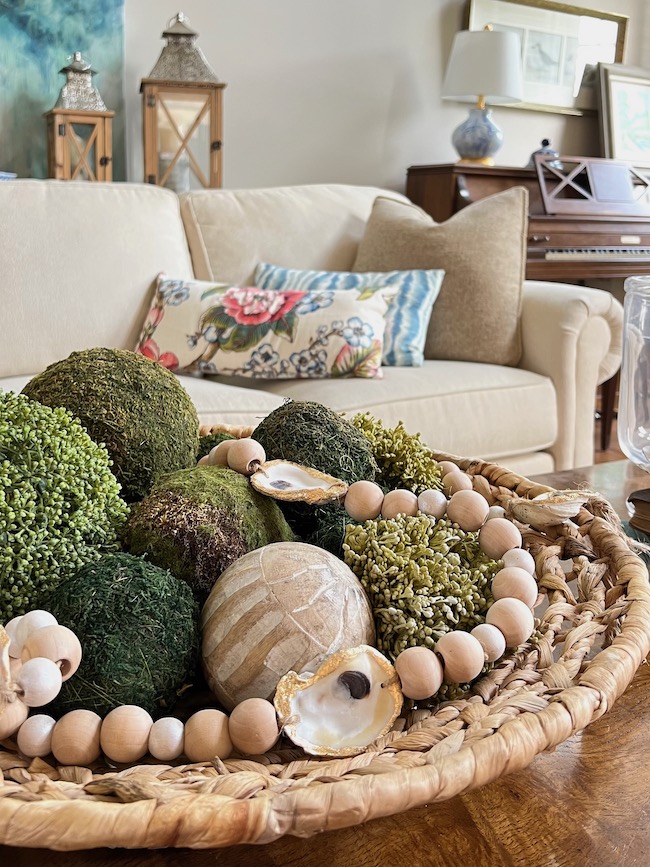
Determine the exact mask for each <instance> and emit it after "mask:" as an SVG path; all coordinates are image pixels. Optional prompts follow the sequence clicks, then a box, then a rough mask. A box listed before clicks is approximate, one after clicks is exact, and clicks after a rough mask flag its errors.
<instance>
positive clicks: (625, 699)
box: [0, 461, 650, 867]
mask: <svg viewBox="0 0 650 867" xmlns="http://www.w3.org/2000/svg"><path fill="white" fill-rule="evenodd" d="M536 480H538V481H541V482H543V483H544V484H547V485H549V486H551V487H555V488H576V487H588V488H591V489H596V490H597V491H598V492H599V493H601V494H602V495H603V496H604V497H605V498H606V499H607V500H609V502H610V503H611V504H612V505H613V506H614V507H615V508H616V509H617V511H618V512H619V514H620V515H621V517H623V518H625V517H626V512H625V498H626V496H627V494H628V493H629V492H630V491H632V490H635V489H636V488H639V487H645V486H647V485H648V484H650V477H649V476H648V475H647V474H646V473H643V472H642V471H641V470H638V469H637V468H636V467H634V466H633V465H632V464H631V463H629V462H627V461H619V462H614V463H611V464H601V465H599V466H595V467H590V468H588V469H584V470H568V471H565V472H562V473H553V474H548V475H545V476H537V477H536ZM649 745H650V666H648V665H647V663H646V664H644V665H642V666H641V668H640V669H639V671H638V672H637V673H636V675H635V677H634V679H633V681H632V683H631V684H630V686H629V687H628V689H627V690H626V692H625V693H624V695H623V696H621V698H619V700H618V701H617V702H616V704H615V705H614V707H613V708H611V709H610V710H609V711H608V712H607V713H606V714H605V715H604V716H602V717H601V718H600V719H598V720H597V721H595V722H594V723H592V725H590V726H588V727H587V729H585V730H584V731H583V732H581V733H579V734H577V735H574V736H573V737H572V738H570V739H569V740H567V741H565V742H564V743H562V744H561V745H560V746H558V747H557V749H556V750H555V752H552V753H544V754H541V755H539V756H537V757H536V758H535V759H534V760H533V762H532V763H531V764H530V765H529V766H528V767H527V768H526V769H524V770H523V771H518V772H516V773H513V774H510V775H509V776H504V777H501V778H500V779H499V780H497V781H496V782H494V783H491V784H489V785H486V786H484V787H483V788H481V789H477V790H475V791H472V792H469V793H467V794H466V795H460V796H458V797H455V798H452V799H451V800H449V801H444V802H442V803H437V804H431V805H430V806H427V807H421V808H417V809H414V810H411V811H410V812H408V813H403V814H400V815H397V816H391V817H388V818H386V819H378V820H375V821H372V822H369V823H368V824H367V825H356V826H354V827H352V828H348V829H345V830H342V831H333V832H330V833H328V834H324V835H322V836H319V837H312V838H310V839H307V840H299V839H296V838H293V837H284V838H283V839H281V840H278V841H276V842H275V843H270V844H268V845H266V846H239V847H234V848H230V849H218V850H208V851H200V850H188V849H168V850H157V851H143V850H136V851H129V850H124V849H121V850H111V849H98V850H93V851H84V852H50V851H44V850H38V849H13V848H9V847H1V846H0V863H2V864H5V863H6V864H11V865H13V867H27V865H29V867H41V865H43V864H46V865H48V867H64V865H65V867H109V865H123V867H127V865H128V867H163V865H165V867H167V865H169V867H172V865H174V867H176V865H179V864H182V865H184V867H208V865H210V867H215V865H223V867H226V865H228V867H231V865H232V867H235V865H236V867H241V865H247V864H251V865H252V864H255V865H256V867H271V865H273V867H275V865H284V867H324V865H329V867H352V865H354V867H371V865H380V867H407V865H408V867H492V865H499V867H532V865H535V867H552V865H553V867H555V865H560V867H569V865H570V867H587V865H589V867H647V865H648V864H649V863H650V821H649V820H648V815H649V808H650V746H649Z"/></svg>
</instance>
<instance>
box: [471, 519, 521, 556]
mask: <svg viewBox="0 0 650 867" xmlns="http://www.w3.org/2000/svg"><path fill="white" fill-rule="evenodd" d="M478 544H479V547H480V548H481V551H483V553H484V554H487V556H488V557H491V558H492V559H493V560H500V559H501V558H502V557H503V555H504V554H505V553H506V551H509V550H510V549H511V548H518V547H519V546H520V545H521V533H520V532H519V528H518V527H516V526H515V525H514V524H513V523H512V521H509V520H508V518H490V520H489V521H486V522H485V524H483V526H482V527H481V529H480V530H479V531H478Z"/></svg>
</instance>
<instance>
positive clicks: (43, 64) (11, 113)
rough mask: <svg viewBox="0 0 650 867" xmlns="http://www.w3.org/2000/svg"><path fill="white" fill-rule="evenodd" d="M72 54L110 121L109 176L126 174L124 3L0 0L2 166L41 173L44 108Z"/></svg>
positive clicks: (116, 0)
mask: <svg viewBox="0 0 650 867" xmlns="http://www.w3.org/2000/svg"><path fill="white" fill-rule="evenodd" d="M75 51H81V53H82V54H83V56H84V58H85V59H86V60H88V61H89V62H90V63H91V65H92V68H93V69H95V70H97V75H95V76H94V77H93V84H94V85H95V87H96V88H97V90H99V92H100V94H101V96H102V99H103V100H104V102H105V104H106V108H107V109H109V110H110V111H114V112H115V117H114V119H113V160H114V162H113V179H114V180H116V181H120V180H124V179H125V163H126V158H125V144H124V102H123V72H124V0H0V170H3V171H10V172H16V173H17V175H18V177H21V178H26V177H31V178H44V177H47V127H46V122H45V118H44V117H43V115H44V113H45V112H46V111H49V110H50V109H51V108H53V107H54V104H55V103H56V100H57V98H58V95H59V91H60V90H61V88H62V86H63V85H64V84H65V76H64V75H61V74H59V70H60V69H61V68H62V67H64V66H66V65H67V64H68V62H69V60H70V58H71V56H72V55H73V54H74V52H75Z"/></svg>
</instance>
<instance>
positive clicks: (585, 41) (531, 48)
mask: <svg viewBox="0 0 650 867" xmlns="http://www.w3.org/2000/svg"><path fill="white" fill-rule="evenodd" d="M466 20H467V28H468V29H469V30H482V29H483V28H484V27H485V26H486V25H489V26H491V27H492V28H493V29H494V30H511V31H513V32H514V33H517V35H518V36H519V37H520V39H521V50H522V69H523V78H524V99H523V102H519V103H516V104H513V106H512V108H528V109H534V110H536V111H553V112H558V113H561V114H576V115H581V114H584V112H585V111H589V110H591V111H595V110H596V108H597V104H596V103H597V99H596V84H597V82H596V78H597V68H598V64H599V63H622V62H623V51H624V48H625V34H626V31H627V23H628V19H627V17H626V16H625V15H615V14H614V13H611V12H600V11H595V10H592V9H584V8H583V7H581V6H572V5H569V4H567V3H556V2H555V0H469V2H468V6H467V19H466Z"/></svg>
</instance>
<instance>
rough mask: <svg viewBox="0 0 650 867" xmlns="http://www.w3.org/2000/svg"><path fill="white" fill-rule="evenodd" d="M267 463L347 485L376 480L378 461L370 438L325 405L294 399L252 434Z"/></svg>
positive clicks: (269, 416) (263, 422) (273, 413)
mask: <svg viewBox="0 0 650 867" xmlns="http://www.w3.org/2000/svg"><path fill="white" fill-rule="evenodd" d="M251 436H252V437H253V439H256V440H257V441H258V442H260V443H261V444H262V445H263V446H264V450H265V452H266V457H267V460H277V459H282V460H287V461H294V462H295V463H297V464H304V465H305V466H308V467H313V468H314V469H316V470H320V472H321V473H328V475H330V476H335V477H336V478H337V479H343V481H344V482H348V483H352V482H356V481H359V480H360V479H368V480H369V481H374V478H375V475H376V473H377V469H378V468H377V462H376V461H375V458H374V456H373V453H372V446H371V444H370V443H369V441H368V438H367V437H366V436H364V434H363V433H362V432H361V431H359V430H357V429H356V427H355V426H354V425H353V424H352V422H351V421H348V420H347V419H345V418H343V417H342V416H340V415H339V414H338V413H336V412H334V411H333V410H331V409H329V407H326V406H324V405H323V404H321V403H316V402H315V401H308V400H290V401H287V402H286V403H283V404H282V405H281V406H279V407H277V409H274V410H273V411H272V412H270V413H269V414H268V415H267V416H266V418H264V419H263V420H262V421H261V422H260V423H259V424H258V426H257V427H256V428H255V430H254V431H253V433H252V434H251Z"/></svg>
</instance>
